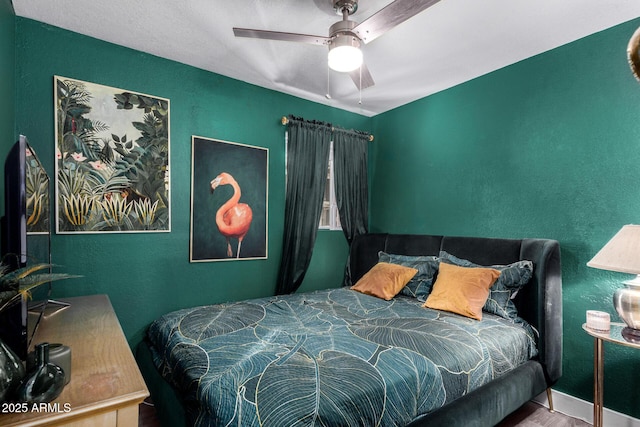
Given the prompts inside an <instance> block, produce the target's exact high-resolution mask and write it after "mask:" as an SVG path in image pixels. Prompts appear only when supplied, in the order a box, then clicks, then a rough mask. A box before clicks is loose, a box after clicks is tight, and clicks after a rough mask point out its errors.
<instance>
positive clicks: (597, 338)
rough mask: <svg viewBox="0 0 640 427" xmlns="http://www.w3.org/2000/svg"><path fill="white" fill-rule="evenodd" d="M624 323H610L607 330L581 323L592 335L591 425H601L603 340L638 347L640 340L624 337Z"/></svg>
mask: <svg viewBox="0 0 640 427" xmlns="http://www.w3.org/2000/svg"><path fill="white" fill-rule="evenodd" d="M626 326H627V325H625V324H624V323H611V330H609V332H600V331H594V330H593V329H589V328H587V324H586V323H583V324H582V329H584V330H585V332H586V333H588V334H589V335H591V336H592V337H593V426H594V427H602V425H603V424H602V409H603V397H604V342H605V341H607V342H611V343H614V344H618V345H624V346H627V347H633V348H640V341H635V340H634V341H632V338H625V337H624V336H623V330H624V328H625V327H626Z"/></svg>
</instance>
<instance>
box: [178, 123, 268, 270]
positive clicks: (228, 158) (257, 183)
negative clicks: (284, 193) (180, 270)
mask: <svg viewBox="0 0 640 427" xmlns="http://www.w3.org/2000/svg"><path fill="white" fill-rule="evenodd" d="M191 155H192V159H191V230H190V248H189V260H190V262H210V261H229V260H253V259H267V257H268V211H269V209H268V199H269V198H268V191H269V182H268V169H269V150H268V149H267V148H264V147H256V146H251V145H245V144H240V143H236V142H229V141H223V140H218V139H211V138H206V137H202V136H195V135H194V136H192V138H191Z"/></svg>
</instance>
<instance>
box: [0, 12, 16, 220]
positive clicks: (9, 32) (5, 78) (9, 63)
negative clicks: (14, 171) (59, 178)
mask: <svg viewBox="0 0 640 427" xmlns="http://www.w3.org/2000/svg"><path fill="white" fill-rule="evenodd" d="M15 21H16V17H15V15H14V14H13V6H12V5H11V1H10V0H0V152H2V153H4V152H7V151H8V150H9V147H10V146H11V144H12V143H13V142H14V141H15V90H16V89H15V88H16V79H15V68H16V59H15V58H16V53H15V52H16V48H15V38H16V24H15ZM0 188H4V175H2V174H0ZM0 212H4V197H0Z"/></svg>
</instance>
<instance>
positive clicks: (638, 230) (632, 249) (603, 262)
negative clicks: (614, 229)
mask: <svg viewBox="0 0 640 427" xmlns="http://www.w3.org/2000/svg"><path fill="white" fill-rule="evenodd" d="M587 265H588V266H589V267H593V268H599V269H602V270H611V271H618V272H620V273H630V274H640V225H625V226H624V227H622V229H620V231H618V233H617V234H616V235H615V236H613V238H611V240H609V241H608V242H607V244H606V245H604V247H603V248H602V249H600V252H598V253H597V254H596V256H594V257H593V259H592V260H591V261H589V262H588V263H587Z"/></svg>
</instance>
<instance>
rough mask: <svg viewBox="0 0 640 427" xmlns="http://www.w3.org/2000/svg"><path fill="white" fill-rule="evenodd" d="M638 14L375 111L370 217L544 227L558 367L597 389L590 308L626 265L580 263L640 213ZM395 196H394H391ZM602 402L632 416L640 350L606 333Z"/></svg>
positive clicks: (586, 391) (511, 233)
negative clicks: (549, 243) (557, 281)
mask: <svg viewBox="0 0 640 427" xmlns="http://www.w3.org/2000/svg"><path fill="white" fill-rule="evenodd" d="M639 25H640V20H636V21H633V22H630V23H626V24H623V25H620V26H617V27H614V28H613V29H610V30H607V31H604V32H601V33H598V34H595V35H592V36H590V37H587V38H584V39H581V40H579V41H577V42H574V43H571V44H569V45H565V46H562V47H560V48H558V49H555V50H552V51H550V52H547V53H544V54H541V55H539V56H536V57H533V58H530V59H528V60H525V61H522V62H520V63H517V64H514V65H512V66H509V67H506V68H503V69H501V70H498V71H496V72H493V73H491V74H488V75H485V76H483V77H480V78H477V79H475V80H473V81H470V82H467V83H465V84H462V85H459V86H457V87H454V88H452V89H449V90H446V91H443V92H441V93H438V94H435V95H433V96H430V97H427V98H424V99H421V100H419V101H416V102H414V103H411V104H409V105H406V106H403V107H401V108H397V109H395V110H393V111H390V112H387V113H385V114H381V115H378V116H376V117H375V118H374V126H373V131H374V133H375V136H376V141H379V143H378V142H377V143H375V144H374V150H375V153H374V155H373V157H374V158H375V159H377V161H376V160H374V163H375V164H374V167H373V169H374V173H373V183H372V187H373V195H372V200H371V225H372V227H371V228H372V230H373V231H389V232H405V233H433V234H445V235H447V234H449V235H475V236H485V237H489V236H493V237H512V238H522V237H545V238H551V239H557V240H559V241H560V244H561V248H562V263H563V282H564V283H563V292H564V296H563V299H564V304H563V307H564V332H565V333H564V376H563V377H562V379H561V380H560V382H559V383H558V385H557V387H556V388H557V389H558V390H560V391H563V392H566V393H568V394H571V395H573V396H577V397H579V398H582V399H585V400H588V401H591V400H592V369H593V364H592V363H593V362H592V361H593V359H592V358H593V343H592V340H591V339H590V337H589V336H588V335H587V334H586V333H584V332H583V331H582V329H581V325H582V323H583V322H584V321H585V312H586V310H588V309H596V310H603V311H607V312H609V313H611V315H612V319H613V320H616V321H619V320H618V317H617V315H615V310H614V309H613V306H612V298H611V297H612V294H613V291H614V290H615V289H616V288H617V287H619V286H620V282H621V281H622V280H624V279H626V278H628V276H627V275H623V274H615V273H611V274H609V273H606V272H603V271H600V270H595V269H591V268H588V267H586V265H585V264H586V263H587V261H589V259H591V257H592V256H593V255H594V254H595V253H596V252H597V251H598V250H599V249H600V248H601V247H602V246H603V245H604V244H605V243H606V242H607V241H608V239H609V238H610V237H612V236H613V235H614V234H615V233H616V232H617V231H618V230H619V229H620V228H621V227H622V225H624V224H628V223H640V186H639V183H640V168H639V167H638V165H639V164H640V84H639V83H638V82H637V81H635V79H634V78H633V76H632V74H631V71H630V70H629V67H628V65H627V61H626V46H627V43H628V41H629V38H630V37H631V35H632V34H633V32H634V30H635V29H636V28H637V27H638V26H639ZM391 207H392V208H391ZM605 352H606V367H605V375H606V380H605V390H607V391H606V392H605V406H606V407H608V408H611V409H614V410H618V411H620V412H623V413H626V414H630V415H632V416H634V417H636V418H638V417H640V380H638V378H640V353H638V352H637V351H635V350H631V349H628V348H623V347H620V346H609V345H605Z"/></svg>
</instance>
